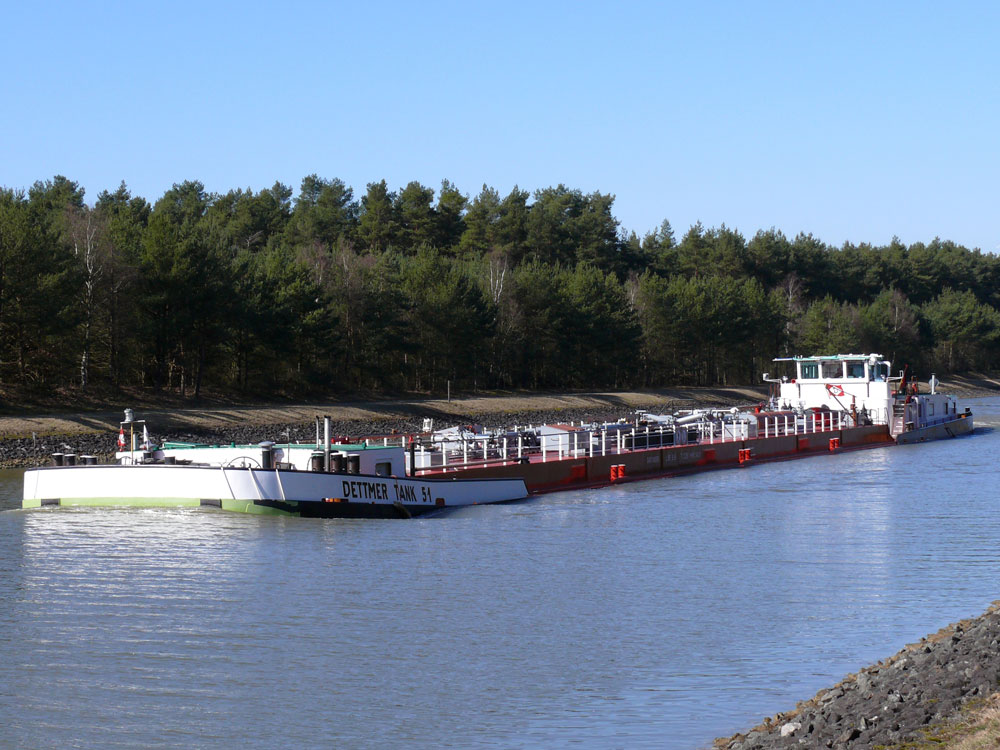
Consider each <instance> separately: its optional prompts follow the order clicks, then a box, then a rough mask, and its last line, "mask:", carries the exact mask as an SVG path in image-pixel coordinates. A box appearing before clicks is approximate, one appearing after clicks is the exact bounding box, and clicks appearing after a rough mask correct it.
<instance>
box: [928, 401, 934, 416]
mask: <svg viewBox="0 0 1000 750" xmlns="http://www.w3.org/2000/svg"><path fill="white" fill-rule="evenodd" d="M927 416H928V417H933V416H934V404H932V403H928V404H927Z"/></svg>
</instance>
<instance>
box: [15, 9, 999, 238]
mask: <svg viewBox="0 0 1000 750" xmlns="http://www.w3.org/2000/svg"><path fill="white" fill-rule="evenodd" d="M0 9H2V12H3V13H2V18H3V23H2V24H0V63H2V65H3V71H4V73H3V78H2V80H3V83H2V89H0V91H2V97H0V102H2V110H0V115H2V116H0V184H2V185H5V186H7V187H27V186H29V185H30V184H31V183H32V182H34V181H35V180H39V179H48V178H51V177H52V176H53V175H55V174H64V175H66V176H67V177H69V178H70V179H73V180H76V181H77V182H79V183H81V184H82V185H83V186H84V187H85V188H86V189H87V197H88V199H89V200H93V199H94V198H95V197H96V196H97V194H98V193H99V192H100V191H101V190H103V189H113V188H115V187H117V185H118V183H119V182H120V181H121V180H125V181H126V183H127V184H128V185H129V187H130V188H131V189H132V191H133V193H134V194H138V195H143V196H145V197H146V198H148V199H149V200H151V201H155V200H156V199H157V198H158V197H159V196H160V195H162V193H163V192H164V191H165V190H167V189H168V188H169V187H170V186H171V184H173V183H175V182H180V181H182V180H185V179H199V180H201V181H202V182H204V183H205V185H206V187H207V188H208V189H209V190H210V191H219V192H224V191H226V190H229V189H231V188H236V187H242V188H247V187H249V188H252V189H254V190H259V189H262V188H265V187H269V186H270V185H272V184H273V183H274V182H275V181H276V180H280V181H281V182H284V183H286V184H288V185H290V186H291V187H292V188H293V189H295V190H296V192H297V191H298V187H299V183H300V181H301V179H302V177H304V176H305V175H308V174H311V173H317V174H319V175H320V176H323V177H339V178H340V179H342V180H344V182H346V183H347V184H349V185H351V186H353V187H354V189H355V192H356V195H358V196H360V195H361V194H363V193H364V190H365V185H366V184H367V183H368V182H372V181H377V180H381V179H385V180H387V182H388V183H389V186H390V188H391V189H399V188H401V187H402V186H404V185H405V184H406V183H407V182H409V181H410V180H418V181H420V182H422V183H423V184H425V185H429V186H431V187H434V188H437V187H438V186H439V185H440V182H441V180H442V179H444V178H447V179H449V180H451V181H452V182H454V183H455V184H456V185H457V186H458V187H459V188H460V189H461V190H462V191H463V192H465V193H467V194H469V195H470V196H474V195H475V194H476V193H478V192H479V190H480V188H481V187H482V185H483V183H486V184H489V185H491V186H493V187H496V188H497V189H498V190H499V191H500V192H501V193H506V192H508V191H509V190H510V189H511V188H512V187H513V186H514V185H515V184H516V185H519V186H520V187H522V188H524V189H529V190H535V189H537V188H541V187H547V186H550V185H556V184H558V183H564V184H566V185H568V186H569V187H572V188H579V189H581V190H583V191H585V192H590V191H593V190H599V191H601V192H604V193H612V194H614V195H615V196H616V201H615V208H614V213H615V215H616V216H617V217H618V219H619V220H620V221H621V223H622V225H623V226H624V227H625V228H627V229H630V230H635V231H636V232H638V233H639V234H640V235H641V234H643V233H645V232H647V231H649V230H652V229H654V228H656V227H657V226H658V225H659V224H660V222H661V221H662V220H663V219H669V220H670V222H671V224H672V225H673V227H674V230H675V232H676V233H677V234H678V235H681V234H683V232H684V231H686V229H687V228H688V227H689V226H690V225H691V224H693V223H694V222H696V221H701V222H702V223H703V224H704V225H705V226H718V225H721V224H723V223H724V224H726V225H727V226H729V227H734V228H736V229H738V230H740V231H741V232H743V233H744V234H745V235H746V236H747V237H748V238H749V237H750V236H751V235H752V234H753V233H754V232H755V231H756V230H757V229H760V228H768V227H772V226H773V227H777V228H779V229H781V230H783V231H784V232H786V233H787V234H789V235H790V236H791V235H794V234H796V233H798V232H800V231H806V232H812V233H813V234H814V235H816V236H817V237H819V238H820V239H822V240H824V241H826V242H829V243H831V244H834V245H839V244H841V243H843V242H844V241H850V242H871V243H876V244H882V243H886V242H888V241H889V240H890V239H891V237H892V236H893V235H894V234H895V235H898V236H899V237H900V238H901V239H902V240H903V241H904V242H907V243H910V242H916V241H929V240H931V239H933V238H934V237H935V236H940V237H942V238H945V239H951V240H954V241H955V242H958V243H961V244H964V245H966V246H968V247H980V248H982V249H983V250H989V251H993V252H995V251H997V250H998V249H1000V213H998V211H997V200H996V199H997V190H996V187H995V185H996V180H997V175H998V174H1000V169H998V167H1000V136H998V133H1000V90H998V89H1000V52H998V48H1000V45H998V43H997V39H998V38H1000V5H998V4H994V3H986V2H982V3H972V2H955V3H949V4H947V5H945V4H942V3H923V2H906V3H903V2H885V3H871V2H837V3H830V2H826V3H819V2H771V3H768V2H764V3H738V2H716V3H652V2H649V3H647V2H634V3H620V4H619V3H613V2H605V3H585V2H576V3H569V2H567V3H561V2H560V3H545V2H539V3H522V2H507V3H503V4H477V3H435V2H430V3H402V2H400V3H390V2H368V3H363V4H362V3H333V2H330V3H319V2H317V3H309V2H285V3H280V4H279V3H273V4H270V3H258V2H253V1H252V0H247V1H246V2H242V3H236V2H233V3H205V4H202V3H190V2H172V3H90V4H83V3H79V4H69V3H65V4H56V3H53V4H48V5H44V4H29V3H13V2H7V0H2V1H0Z"/></svg>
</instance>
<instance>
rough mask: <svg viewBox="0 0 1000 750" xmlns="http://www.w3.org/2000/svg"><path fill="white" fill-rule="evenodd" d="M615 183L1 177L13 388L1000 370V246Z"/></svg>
mask: <svg viewBox="0 0 1000 750" xmlns="http://www.w3.org/2000/svg"><path fill="white" fill-rule="evenodd" d="M613 208H614V196H613V195H610V194H602V193H599V192H594V193H589V194H587V193H584V192H581V191H580V190H575V189H571V188H568V187H566V186H564V185H559V186H557V187H548V188H543V189H538V190H535V191H534V192H530V193H529V192H528V191H526V190H522V189H520V188H517V187H515V188H514V189H513V190H511V191H510V193H509V194H507V195H501V194H500V193H499V192H498V191H497V190H495V189H493V188H491V187H488V186H485V185H484V186H483V188H482V190H481V191H480V192H479V193H478V194H477V195H475V196H473V197H470V196H469V195H466V194H464V193H462V192H461V191H460V190H459V189H458V188H457V187H456V186H455V185H453V184H452V183H450V182H449V181H447V180H445V181H443V182H442V183H441V186H440V188H439V189H437V190H434V189H433V188H431V187H427V186H425V185H422V184H420V183H419V182H410V183H409V184H408V185H406V186H405V187H402V188H401V189H399V190H398V191H392V190H390V189H389V187H388V186H387V184H386V182H385V181H384V180H383V181H380V182H372V183H370V184H368V185H367V187H366V190H365V192H364V194H363V195H360V196H356V195H355V192H354V190H353V189H352V188H351V187H349V186H348V185H346V184H345V183H344V182H343V181H341V180H339V179H324V178H320V177H318V176H317V175H310V176H308V177H306V178H304V179H303V180H302V183H301V186H300V188H299V191H298V194H297V195H296V194H294V191H293V190H292V188H290V187H288V186H286V185H283V184H281V183H276V184H275V185H274V186H273V187H271V188H270V189H266V190H261V191H259V192H253V191H252V190H242V189H235V190H230V191H229V192H227V193H225V194H217V193H209V192H207V191H206V190H205V187H204V185H203V184H202V183H201V182H198V181H186V182H181V183H177V184H174V185H173V187H172V188H171V189H169V190H167V191H166V192H165V193H164V194H163V195H162V196H161V197H159V198H158V199H157V200H156V202H155V203H152V204H151V203H150V202H149V201H148V200H146V199H145V198H143V197H140V196H136V195H132V193H131V192H130V190H129V189H128V187H127V186H126V184H125V183H122V184H121V185H120V186H119V187H118V189H117V190H114V191H107V190H105V191H103V192H101V193H100V194H99V195H98V196H97V198H96V200H95V201H93V202H91V203H88V202H87V201H85V191H84V189H83V188H82V187H81V186H80V185H79V184H78V183H76V182H73V181H72V180H69V179H67V178H66V177H63V176H56V177H54V178H53V179H51V180H44V181H38V182H36V183H35V184H34V185H32V186H31V187H30V188H28V189H27V190H23V189H14V188H3V189H0V384H16V385H18V386H21V387H27V388H46V389H48V388H80V389H88V388H98V387H100V388H105V389H108V388H110V389H111V390H112V391H114V390H116V389H120V388H122V387H123V386H130V387H141V388H148V389H153V390H162V389H170V390H171V391H173V392H176V393H179V394H181V395H183V396H189V397H194V398H197V397H199V396H201V395H202V393H204V392H206V391H211V392H226V393H232V394H237V395H241V396H246V397H254V398H262V397H263V398H267V397H307V398H308V397H317V398H318V397H322V396H329V395H337V394H346V393H399V392H426V393H440V392H442V391H443V390H444V389H445V387H446V385H447V384H448V383H450V386H451V388H452V389H455V390H458V389H465V390H486V389H576V388H625V387H662V386H673V385H732V384H750V383H759V382H760V377H761V373H762V372H763V371H765V370H769V369H770V370H772V371H773V369H774V368H773V367H772V366H771V363H770V360H771V359H772V358H773V357H776V356H787V355H789V354H804V355H812V354H828V353H837V352H842V353H846V352H865V353H867V352H873V351H874V352H879V353H881V354H883V355H884V356H887V357H891V358H892V360H893V362H894V363H895V365H897V366H898V367H902V365H903V364H910V365H911V366H912V367H913V368H915V371H916V372H917V373H918V374H919V375H920V376H921V377H922V378H923V379H926V378H927V377H929V375H930V372H931V371H934V372H937V373H938V374H939V375H942V374H946V373H953V372H961V371H969V370H988V369H991V368H994V367H996V364H997V362H996V350H997V342H998V339H1000V313H998V308H1000V259H998V258H997V257H996V256H994V255H992V254H989V253H983V252H981V251H980V250H978V249H972V250H970V249H968V248H965V247H962V246H959V245H956V244H954V243H952V242H949V241H945V240H941V239H939V238H934V239H933V240H931V241H929V242H928V243H926V244H925V243H922V242H918V243H915V244H912V245H909V246H907V245H904V244H903V243H901V242H900V241H899V240H898V239H895V238H894V239H893V240H892V241H891V242H890V243H889V244H888V245H884V246H876V245H868V244H860V245H854V244H844V245H843V246H841V247H831V246H828V245H826V244H824V243H823V242H822V241H821V240H820V239H818V238H816V237H814V236H813V235H811V234H808V233H805V232H803V233H800V234H798V235H797V236H795V237H793V238H789V237H787V236H785V235H784V234H783V233H782V232H780V231H777V230H775V229H773V228H772V229H761V230H759V231H757V232H756V234H754V235H753V236H752V237H749V239H748V238H747V237H746V236H744V235H743V234H741V233H740V232H738V231H735V230H732V229H729V228H727V227H726V226H725V225H723V226H720V227H716V228H706V227H703V226H702V225H701V224H700V223H699V224H695V225H694V226H692V227H690V228H689V229H688V230H687V231H686V232H684V233H683V235H681V236H679V237H678V236H676V235H675V233H674V230H673V228H672V227H671V226H670V223H669V222H668V221H663V223H662V224H661V225H660V226H659V227H656V228H655V229H653V230H652V231H649V232H648V233H646V234H645V235H643V236H641V237H640V236H638V235H637V234H636V233H634V232H626V231H624V230H623V229H622V228H621V225H620V223H619V221H618V220H617V219H616V218H615V216H614V214H613Z"/></svg>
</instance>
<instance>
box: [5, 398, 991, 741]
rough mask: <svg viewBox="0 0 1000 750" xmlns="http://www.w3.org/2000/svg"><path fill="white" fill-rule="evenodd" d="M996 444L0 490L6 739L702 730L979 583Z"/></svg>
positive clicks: (700, 736)
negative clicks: (500, 475)
mask: <svg viewBox="0 0 1000 750" xmlns="http://www.w3.org/2000/svg"><path fill="white" fill-rule="evenodd" d="M975 408H976V411H977V420H979V421H980V422H982V423H985V424H987V425H990V424H993V425H995V424H998V423H1000V403H998V402H996V401H991V400H983V401H980V402H979V403H978V404H977V405H976V406H975ZM997 441H1000V434H998V433H997V432H995V431H992V430H990V431H984V432H983V433H982V434H981V435H977V436H975V437H972V438H967V439H960V440H954V441H949V442H946V443H934V444H927V445H920V446H905V447H900V448H892V449H886V450H873V451H862V452H858V453H849V454H843V455H839V456H835V457H829V456H823V457H817V458H814V459H807V460H803V461H796V462H788V463H776V464H767V465H759V466H755V467H753V468H750V469H746V470H732V471H721V472H713V473H709V474H702V475H696V476H691V477H682V478H676V479H671V480H665V481H657V482H645V483H637V484H632V485H624V486H619V487H615V488H608V489H602V490H595V491H585V492H568V493H562V494H556V495H550V496H544V497H540V498H536V499H533V500H530V501H527V502H524V503H517V504H512V505H507V506H493V507H474V508H467V509H462V510H459V511H455V512H451V513H448V514H444V515H440V516H437V517H429V518H422V519H415V520H412V521H406V522H402V521H336V520H331V521H318V520H311V519H294V518H271V517H256V516H242V515H237V514H228V513H222V512H219V511H214V510H202V509H177V510H162V509H156V510H104V509H86V510H82V509H81V510H72V509H53V510H49V509H43V510H38V511H20V510H11V511H9V512H3V513H0V627H2V628H3V630H2V635H0V726H3V727H4V731H3V738H4V742H6V743H9V745H10V746H12V747H55V746H64V745H78V746H85V747H95V746H100V747H136V746H146V747H181V746H183V747H220V748H222V747H227V748H228V747H232V746H233V745H236V744H240V745H244V746H248V747H273V746H277V745H282V746H284V745H288V746H340V747H343V746H346V747H407V748H409V747H431V746H435V747H436V746H439V745H447V744H450V745H453V746H459V747H467V746H470V747H498V748H509V747H538V746H544V747H566V746H570V745H573V746H580V745H582V746H584V747H657V748H663V747H667V748H672V747H676V748H686V747H695V746H698V745H705V744H707V743H708V742H710V741H711V739H712V738H713V737H714V736H716V735H720V734H725V733H729V732H732V731H735V730H738V729H743V728H746V727H747V726H749V725H751V724H752V723H755V722H756V721H758V720H759V719H760V718H761V717H762V716H763V715H765V714H766V713H773V712H774V711H777V710H781V709H785V708H789V707H791V706H792V705H794V703H795V702H796V701H797V700H800V699H802V698H805V697H808V696H810V695H811V694H812V693H813V692H814V691H815V690H817V689H818V688H820V687H824V686H826V685H828V684H830V683H832V682H834V681H836V680H837V679H839V678H840V677H842V676H843V675H844V674H845V673H847V672H849V671H853V670H855V669H857V668H858V667H860V666H862V665H864V664H867V663H870V662H873V661H875V660H877V659H879V658H882V657H884V656H888V655H889V654H891V653H892V652H894V651H895V650H897V649H898V648H900V647H901V646H902V645H903V644H904V643H906V642H909V641H913V640H916V639H918V638H919V637H920V636H922V635H924V634H926V633H927V632H930V631H932V630H935V629H936V628H938V627H940V626H941V625H944V624H945V623H947V622H950V621H953V620H955V619H958V618H960V617H964V616H968V615H971V614H975V613H977V612H979V611H981V610H982V609H984V608H985V606H986V605H987V604H988V603H989V602H990V601H992V600H993V599H995V598H998V596H997V590H996V583H995V581H996V580H997V574H998V557H997V553H998V544H1000V542H998V539H1000V534H998V531H1000V528H998V525H1000V524H998V521H997V514H996V512H995V507H994V506H995V493H994V492H993V485H994V484H995V483H996V480H997V472H996V469H995V468H994V466H993V462H992V460H991V458H990V456H991V455H994V454H995V451H996V450H997V447H998V446H997ZM0 495H2V496H3V497H4V498H5V499H4V502H5V503H6V505H5V507H8V508H13V507H16V505H17V504H18V498H19V496H20V473H18V472H0ZM4 742H0V745H3V744H4Z"/></svg>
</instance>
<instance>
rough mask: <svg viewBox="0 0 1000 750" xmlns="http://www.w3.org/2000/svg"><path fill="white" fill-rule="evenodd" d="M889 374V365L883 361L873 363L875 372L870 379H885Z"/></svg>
mask: <svg viewBox="0 0 1000 750" xmlns="http://www.w3.org/2000/svg"><path fill="white" fill-rule="evenodd" d="M888 375H889V365H887V364H885V363H879V364H877V365H875V372H874V373H873V375H872V380H885V379H886V378H887V377H888Z"/></svg>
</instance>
